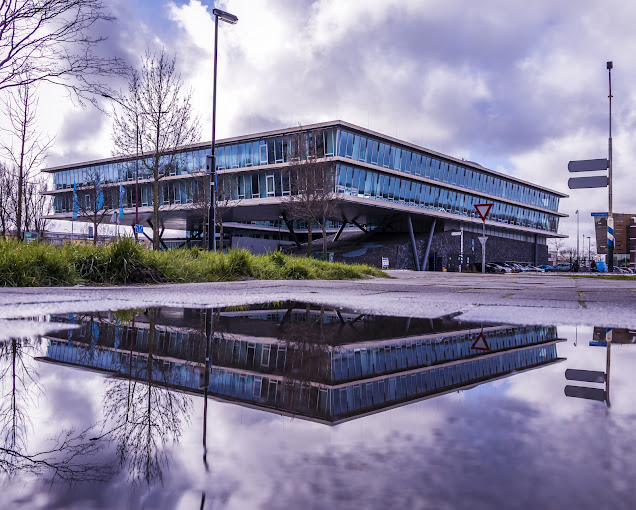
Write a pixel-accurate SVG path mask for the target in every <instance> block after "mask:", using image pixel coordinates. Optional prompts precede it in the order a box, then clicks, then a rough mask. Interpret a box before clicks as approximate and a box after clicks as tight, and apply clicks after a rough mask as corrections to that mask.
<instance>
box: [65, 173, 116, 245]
mask: <svg viewBox="0 0 636 510" xmlns="http://www.w3.org/2000/svg"><path fill="white" fill-rule="evenodd" d="M84 175H85V179H86V183H85V184H84V185H83V186H81V187H77V189H76V190H74V191H73V208H74V210H77V216H78V217H79V218H82V219H83V220H85V221H90V222H91V223H92V224H93V244H94V245H96V244H97V228H98V227H99V225H100V224H101V223H102V222H103V221H104V218H105V217H106V215H108V214H112V212H113V211H114V205H113V204H115V203H116V200H115V199H114V198H113V195H115V194H116V193H117V188H112V187H111V188H107V189H104V184H103V183H102V182H101V179H100V175H99V171H98V170H97V169H96V168H94V167H93V168H92V169H87V170H86V172H85V174H84Z"/></svg>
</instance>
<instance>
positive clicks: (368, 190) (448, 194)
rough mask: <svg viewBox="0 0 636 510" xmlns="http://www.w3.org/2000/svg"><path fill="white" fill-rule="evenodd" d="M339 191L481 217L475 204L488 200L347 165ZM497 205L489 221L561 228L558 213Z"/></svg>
mask: <svg viewBox="0 0 636 510" xmlns="http://www.w3.org/2000/svg"><path fill="white" fill-rule="evenodd" d="M336 192H337V193H344V194H347V195H352V196H357V197H364V198H371V199H374V200H382V201H385V202H396V203H399V204H402V205H409V206H412V207H418V208H421V209H429V210H434V211H440V212H446V213H451V214H457V215H460V216H468V217H471V218H477V217H478V214H477V211H476V209H475V207H474V206H475V204H479V203H482V202H483V201H484V199H483V198H482V197H479V196H476V195H469V194H467V193H462V192H460V191H451V190H448V189H445V188H440V187H437V186H430V185H428V184H425V183H421V182H416V181H411V180H410V179H403V178H400V177H394V176H392V175H385V174H380V173H378V172H372V171H370V170H362V169H360V168H356V167H350V166H346V165H338V166H337V170H336ZM493 204H494V205H493V207H492V208H491V210H490V213H489V214H488V220H489V221H495V222H500V223H506V224H509V225H519V226H522V227H529V228H535V229H538V230H547V231H549V232H556V231H557V228H558V221H559V219H558V216H555V215H552V214H548V213H544V212H539V211H535V210H531V209H526V208H524V207H520V206H516V205H511V204H507V203H504V202H497V201H495V202H493Z"/></svg>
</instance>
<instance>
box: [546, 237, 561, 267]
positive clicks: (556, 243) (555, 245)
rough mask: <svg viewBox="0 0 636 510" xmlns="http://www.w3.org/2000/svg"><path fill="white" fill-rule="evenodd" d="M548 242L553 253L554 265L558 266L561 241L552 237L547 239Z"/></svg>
mask: <svg viewBox="0 0 636 510" xmlns="http://www.w3.org/2000/svg"><path fill="white" fill-rule="evenodd" d="M548 242H549V243H550V248H551V249H552V251H553V252H554V263H555V264H558V263H559V254H560V253H561V251H562V250H563V247H564V242H563V239H562V238H560V237H553V238H551V239H549V240H548Z"/></svg>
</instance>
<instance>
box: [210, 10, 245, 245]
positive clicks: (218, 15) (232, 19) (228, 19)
mask: <svg viewBox="0 0 636 510" xmlns="http://www.w3.org/2000/svg"><path fill="white" fill-rule="evenodd" d="M212 14H213V15H214V78H213V80H214V81H213V82H212V142H211V144H210V145H211V153H212V154H211V157H210V161H209V169H208V170H209V173H210V210H209V211H208V249H210V248H211V249H212V250H214V251H216V154H215V151H214V146H215V145H216V67H217V66H216V62H217V49H218V46H219V19H220V20H221V21H224V22H225V23H229V24H230V25H235V24H236V22H237V21H238V18H237V17H236V16H234V14H230V13H229V12H225V11H222V10H220V9H213V10H212ZM210 220H211V221H210ZM221 242H223V240H221ZM221 249H223V245H222V244H221Z"/></svg>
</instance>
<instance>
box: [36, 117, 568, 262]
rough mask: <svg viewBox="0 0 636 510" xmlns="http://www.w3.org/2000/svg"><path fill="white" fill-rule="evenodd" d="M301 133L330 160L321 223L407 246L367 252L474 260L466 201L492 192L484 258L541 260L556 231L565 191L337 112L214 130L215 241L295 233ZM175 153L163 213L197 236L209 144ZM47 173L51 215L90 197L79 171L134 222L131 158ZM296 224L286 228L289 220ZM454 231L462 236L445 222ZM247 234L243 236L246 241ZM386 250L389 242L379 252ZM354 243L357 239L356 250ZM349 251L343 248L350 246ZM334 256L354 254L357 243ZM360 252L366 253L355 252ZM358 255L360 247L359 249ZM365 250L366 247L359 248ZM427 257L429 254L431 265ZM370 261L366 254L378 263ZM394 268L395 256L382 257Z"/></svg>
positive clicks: (270, 240)
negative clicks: (218, 233) (295, 152)
mask: <svg viewBox="0 0 636 510" xmlns="http://www.w3.org/2000/svg"><path fill="white" fill-rule="evenodd" d="M298 139H301V140H303V144H304V145H305V146H306V147H307V151H308V153H310V154H311V155H313V156H315V157H316V158H318V159H322V158H326V159H327V160H329V161H331V162H333V175H332V181H331V183H330V186H332V187H333V192H334V193H335V196H336V197H337V198H338V199H339V207H338V209H337V213H333V215H332V218H331V220H332V221H333V223H331V224H330V225H329V226H330V229H329V230H330V232H332V233H337V235H336V239H337V238H338V237H339V235H340V233H341V232H342V231H343V230H344V229H346V228H349V227H352V228H354V229H356V231H358V229H360V230H359V231H362V232H365V234H368V235H371V234H373V233H376V234H377V233H378V232H385V233H404V234H407V233H408V234H409V237H410V238H411V242H410V243H409V250H408V253H405V254H403V255H400V253H399V250H398V253H396V250H395V247H390V246H384V245H383V244H382V241H380V244H379V245H378V243H377V242H376V243H375V244H374V245H373V246H371V247H369V248H368V249H365V250H363V251H364V252H365V254H366V253H367V252H368V253H369V254H370V256H372V257H374V259H373V260H369V262H371V263H374V261H375V260H376V259H377V263H379V258H380V256H384V255H385V252H386V254H387V256H388V255H390V256H391V258H393V259H394V260H395V262H396V264H397V263H398V260H397V259H400V258H402V259H404V260H403V261H402V262H400V264H402V265H404V266H405V267H413V268H416V267H417V268H422V269H423V268H425V267H426V266H427V265H429V266H431V267H433V266H437V265H438V262H439V261H441V263H442V264H443V265H447V264H448V262H449V261H455V262H458V260H459V255H460V253H463V255H464V263H472V262H475V261H481V244H480V242H479V241H478V237H480V236H481V234H482V222H481V219H480V218H479V216H478V214H477V211H476V210H475V208H474V205H475V204H479V203H490V204H492V209H491V210H490V213H489V215H488V218H487V220H486V235H487V236H488V242H487V249H486V258H487V261H523V262H531V263H545V262H546V261H547V246H546V239H547V238H549V237H564V236H561V235H559V234H558V233H557V231H558V226H559V218H560V217H563V216H566V215H565V214H563V213H559V211H558V208H559V200H560V199H561V198H563V197H565V196H566V195H564V194H562V193H560V192H557V191H554V190H550V189H547V188H545V187H542V186H540V185H537V184H533V183H530V182H526V181H522V180H520V179H517V178H515V177H512V176H509V175H505V174H502V173H499V172H496V171H493V170H490V169H488V168H485V167H483V166H481V165H479V164H477V163H473V162H470V161H464V160H462V159H457V158H453V157H451V156H447V155H444V154H440V153H438V152H434V151H431V150H428V149H425V148H423V147H419V146H417V145H414V144H411V143H408V142H406V141H403V140H398V139H395V138H391V137H388V136H385V135H382V134H380V133H376V132H373V131H370V130H368V129H364V128H362V127H359V126H355V125H352V124H349V123H347V122H343V121H333V122H325V123H320V124H314V125H309V126H303V127H297V128H289V129H283V130H278V131H270V132H265V133H258V134H250V135H244V136H240V137H235V138H228V139H224V140H219V141H218V142H217V148H216V156H217V161H216V172H217V178H218V181H219V189H221V190H225V192H226V198H227V201H226V207H224V208H223V217H224V226H225V231H226V233H228V240H227V241H226V242H225V245H229V246H248V247H251V248H252V249H253V250H256V251H265V250H276V249H277V248H278V246H279V245H280V244H281V243H284V241H289V242H291V241H292V240H293V241H295V242H297V243H299V242H300V241H303V233H304V231H303V228H302V227H303V226H302V224H299V223H298V222H296V223H294V221H293V218H290V217H288V214H287V212H286V209H287V208H286V205H285V203H286V201H288V200H289V196H290V195H291V194H292V193H293V190H292V189H291V187H292V186H291V182H290V178H289V175H288V173H287V172H286V168H287V167H289V166H290V165H291V164H292V161H290V160H291V159H292V157H291V155H292V146H293V145H294V143H295V140H298ZM175 153H176V154H178V155H179V157H178V158H177V159H176V160H175V161H176V163H174V164H173V165H172V166H171V167H170V168H165V174H166V176H165V178H163V179H162V181H161V192H160V197H159V200H160V211H161V221H162V224H163V225H164V226H165V227H166V228H172V229H179V230H183V231H185V232H186V236H187V237H190V238H196V237H197V233H198V232H201V230H202V225H203V223H204V221H206V215H205V207H201V204H200V203H197V201H198V198H197V197H203V196H204V193H202V192H201V191H202V190H201V188H202V186H206V185H205V184H204V183H205V168H204V167H205V155H206V154H209V153H210V148H209V143H200V144H195V145H192V146H188V147H180V148H177V149H175ZM45 171H47V172H50V173H52V174H53V181H54V189H53V190H51V191H50V192H49V194H50V195H51V196H52V199H53V207H54V214H53V215H52V216H51V218H53V219H67V220H68V219H71V217H72V213H73V205H74V199H73V196H74V193H73V187H74V185H75V187H76V188H77V192H76V196H77V197H78V198H77V200H90V197H89V196H88V195H86V194H85V193H84V195H86V197H83V191H82V190H85V189H87V184H88V182H87V181H88V179H90V177H89V176H94V175H99V176H100V186H101V187H102V189H103V192H104V196H105V200H104V205H105V207H110V208H112V209H113V210H117V209H118V208H120V207H121V208H122V209H123V212H124V218H123V220H122V223H124V224H127V225H131V224H132V223H133V222H134V208H135V164H134V159H131V158H107V159H103V160H99V161H87V162H83V163H79V164H71V165H64V166H58V167H54V168H48V169H46V170H45ZM138 177H139V181H138V182H139V204H138V207H139V217H140V223H144V224H146V225H147V224H148V222H149V221H151V219H152V203H153V196H152V181H151V179H150V177H151V176H150V174H149V173H148V171H147V170H146V169H145V167H144V165H139V174H138ZM294 227H296V228H294ZM458 230H463V231H464V236H463V240H464V244H463V246H461V247H460V246H459V238H458V237H453V236H451V232H453V231H458ZM246 239H252V241H249V242H248V241H247V240H246ZM387 250H388V251H387ZM354 252H355V250H354ZM349 253H351V251H350V252H349ZM341 255H342V256H343V257H342V260H343V261H354V262H355V261H358V258H356V256H355V254H354V255H350V256H349V257H346V256H345V255H347V254H345V253H343V254H341ZM363 255H364V254H363ZM361 257H362V255H361ZM363 258H364V257H363ZM429 261H430V262H431V263H430V264H429ZM377 263H376V265H377ZM391 267H394V264H393V263H392V264H391Z"/></svg>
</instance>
